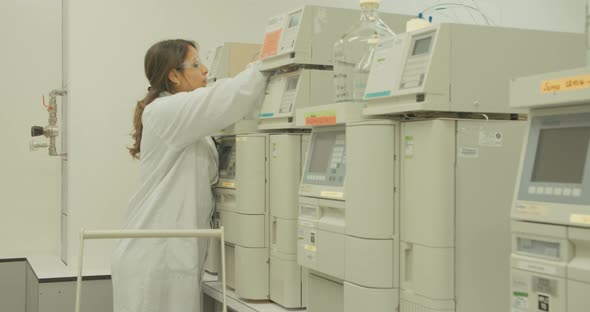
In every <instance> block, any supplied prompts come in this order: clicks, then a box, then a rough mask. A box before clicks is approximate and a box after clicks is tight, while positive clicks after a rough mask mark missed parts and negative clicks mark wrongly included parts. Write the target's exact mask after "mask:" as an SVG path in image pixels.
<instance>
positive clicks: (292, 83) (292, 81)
mask: <svg viewBox="0 0 590 312" xmlns="http://www.w3.org/2000/svg"><path fill="white" fill-rule="evenodd" d="M297 82H299V76H296V77H291V78H289V80H287V89H286V90H287V91H293V90H295V89H297Z"/></svg>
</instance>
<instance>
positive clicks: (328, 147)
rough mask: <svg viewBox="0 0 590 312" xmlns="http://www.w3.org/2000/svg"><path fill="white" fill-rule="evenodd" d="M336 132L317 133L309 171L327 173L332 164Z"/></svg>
mask: <svg viewBox="0 0 590 312" xmlns="http://www.w3.org/2000/svg"><path fill="white" fill-rule="evenodd" d="M335 142H336V133H318V134H316V135H315V141H314V145H313V151H312V152H311V160H310V162H309V168H308V171H309V172H312V173H326V171H328V169H329V166H330V160H331V157H332V152H333V150H334V144H335Z"/></svg>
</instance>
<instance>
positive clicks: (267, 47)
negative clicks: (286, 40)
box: [260, 29, 283, 59]
mask: <svg viewBox="0 0 590 312" xmlns="http://www.w3.org/2000/svg"><path fill="white" fill-rule="evenodd" d="M282 33H283V30H282V29H279V30H275V31H271V32H267V33H266V35H264V43H263V44H262V50H261V51H260V58H261V59H263V58H267V57H269V56H274V55H276V54H277V51H278V50H279V42H280V41H281V34H282Z"/></svg>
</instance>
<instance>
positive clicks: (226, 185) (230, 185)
mask: <svg viewBox="0 0 590 312" xmlns="http://www.w3.org/2000/svg"><path fill="white" fill-rule="evenodd" d="M221 186H223V187H235V186H236V184H235V183H234V182H222V183H221Z"/></svg>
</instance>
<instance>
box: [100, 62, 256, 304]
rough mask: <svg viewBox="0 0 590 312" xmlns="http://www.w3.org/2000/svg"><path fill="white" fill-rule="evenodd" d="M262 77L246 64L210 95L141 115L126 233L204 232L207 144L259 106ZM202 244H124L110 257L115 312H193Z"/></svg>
mask: <svg viewBox="0 0 590 312" xmlns="http://www.w3.org/2000/svg"><path fill="white" fill-rule="evenodd" d="M265 85H266V77H265V76H264V75H262V74H261V73H260V72H259V70H258V66H257V65H255V64H250V65H249V66H248V68H247V69H246V70H244V71H243V72H242V73H240V74H238V75H237V76H236V77H235V78H232V79H221V80H218V81H217V82H216V83H215V85H214V86H213V87H207V88H199V89H197V90H195V91H192V92H182V93H177V94H174V95H165V96H161V97H160V98H158V99H156V100H155V101H154V102H152V103H151V104H150V105H148V106H147V107H146V108H145V111H144V113H143V117H142V121H143V133H142V140H141V160H140V164H139V166H140V188H139V191H138V192H137V193H136V194H135V195H134V196H133V197H132V198H131V200H130V203H129V207H128V211H127V220H126V225H125V229H205V228H209V222H208V218H209V214H210V213H211V210H212V209H213V196H212V193H211V184H212V183H213V181H214V179H215V178H216V176H217V151H216V149H215V146H214V144H213V142H212V140H211V138H210V137H209V136H210V135H212V134H214V133H215V132H216V131H218V130H221V129H223V128H225V127H227V126H229V125H231V124H233V123H235V122H237V121H238V120H239V119H241V118H242V117H243V116H244V115H246V114H247V113H248V112H250V111H251V110H252V109H253V108H254V107H255V105H256V103H257V102H259V100H260V99H261V95H262V94H263V92H264V87H265ZM206 245H207V244H206V241H205V240H204V239H199V240H197V239H194V238H171V239H151V238H148V239H124V240H120V241H119V242H118V243H117V245H116V247H115V249H114V251H113V255H112V264H111V269H112V280H113V301H114V312H148V311H150V312H151V311H154V312H198V311H200V282H201V272H200V269H201V267H202V264H203V261H204V255H205V252H206Z"/></svg>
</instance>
